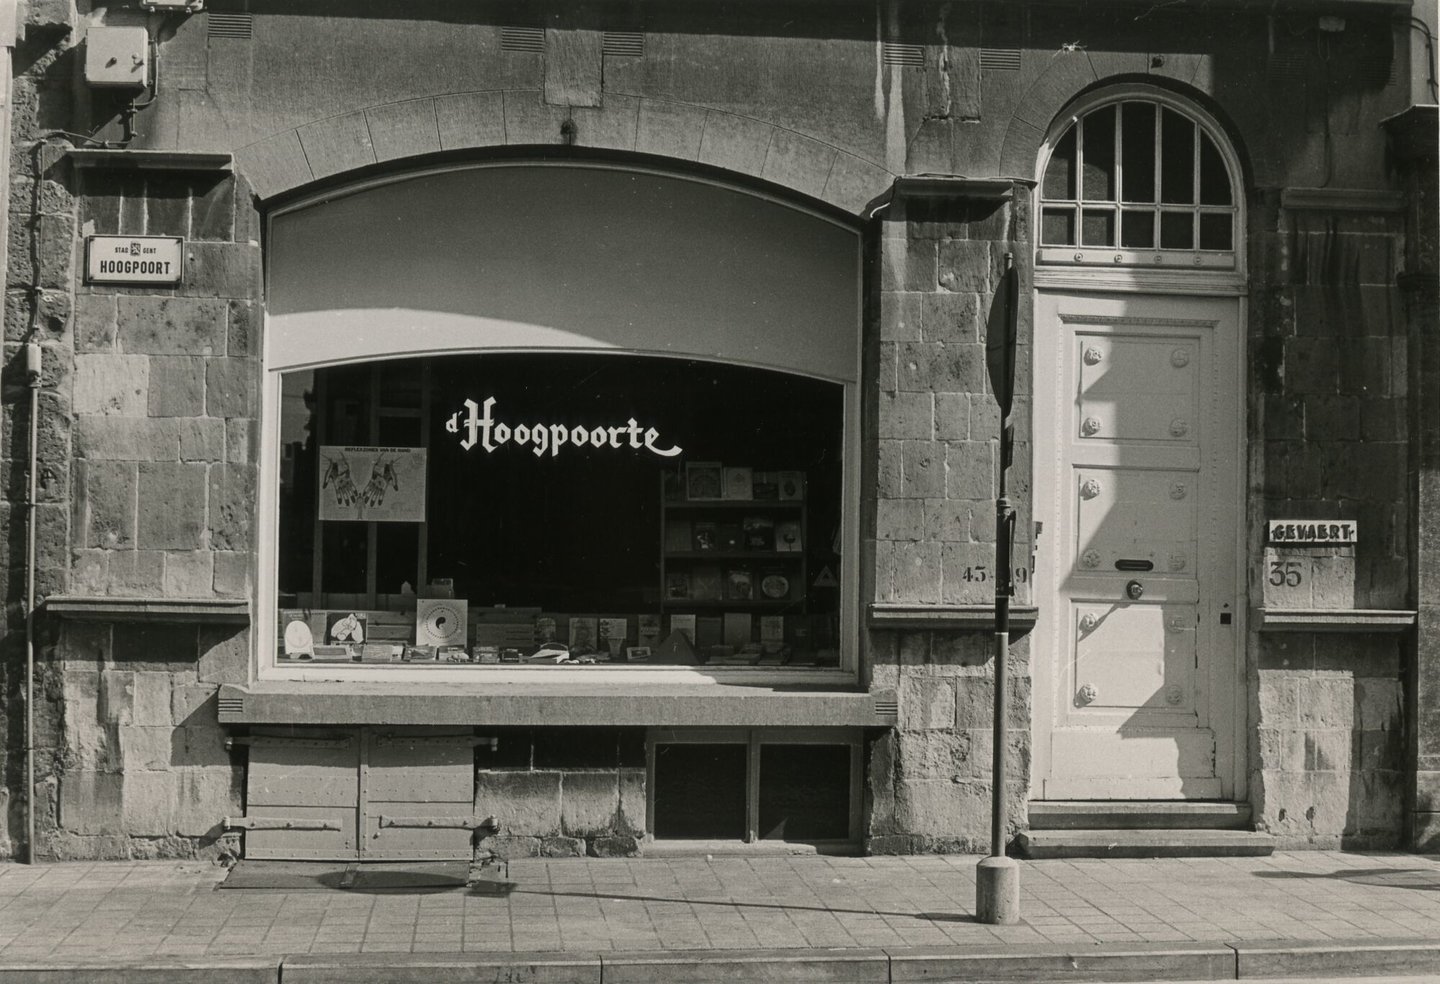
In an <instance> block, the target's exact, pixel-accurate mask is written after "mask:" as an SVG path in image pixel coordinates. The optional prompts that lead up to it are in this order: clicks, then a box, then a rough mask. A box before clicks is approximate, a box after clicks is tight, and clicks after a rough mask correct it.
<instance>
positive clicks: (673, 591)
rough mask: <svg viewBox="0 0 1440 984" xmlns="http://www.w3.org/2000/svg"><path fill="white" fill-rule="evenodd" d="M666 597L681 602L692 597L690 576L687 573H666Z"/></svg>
mask: <svg viewBox="0 0 1440 984" xmlns="http://www.w3.org/2000/svg"><path fill="white" fill-rule="evenodd" d="M665 597H667V598H670V599H671V600H681V601H683V600H684V599H686V598H689V597H690V575H689V573H688V572H686V571H666V572H665Z"/></svg>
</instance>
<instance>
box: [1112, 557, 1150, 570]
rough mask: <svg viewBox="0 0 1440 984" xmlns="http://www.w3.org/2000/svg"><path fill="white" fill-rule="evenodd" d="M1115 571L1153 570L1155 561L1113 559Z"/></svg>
mask: <svg viewBox="0 0 1440 984" xmlns="http://www.w3.org/2000/svg"><path fill="white" fill-rule="evenodd" d="M1115 569H1116V570H1117V571H1153V570H1154V569H1155V562H1154V561H1153V560H1124V559H1121V560H1117V561H1115Z"/></svg>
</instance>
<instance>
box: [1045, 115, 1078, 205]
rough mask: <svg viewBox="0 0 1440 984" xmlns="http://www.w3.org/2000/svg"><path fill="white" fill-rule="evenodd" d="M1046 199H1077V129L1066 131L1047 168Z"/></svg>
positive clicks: (1056, 146)
mask: <svg viewBox="0 0 1440 984" xmlns="http://www.w3.org/2000/svg"><path fill="white" fill-rule="evenodd" d="M1044 194H1045V197H1046V198H1052V199H1053V198H1074V197H1075V128H1074V127H1073V126H1072V127H1071V128H1070V129H1068V130H1066V131H1065V135H1064V136H1063V137H1061V138H1060V142H1059V143H1057V144H1056V145H1055V152H1054V153H1053V154H1051V155H1050V163H1049V164H1048V165H1047V166H1046V168H1045V190H1044Z"/></svg>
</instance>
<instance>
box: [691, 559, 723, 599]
mask: <svg viewBox="0 0 1440 984" xmlns="http://www.w3.org/2000/svg"><path fill="white" fill-rule="evenodd" d="M724 596H725V595H724V588H723V587H722V584H721V580H720V568H718V567H711V566H709V565H706V566H704V567H696V568H695V570H693V571H691V572H690V597H691V598H692V599H693V600H695V601H719V600H721V599H722V598H723V597H724Z"/></svg>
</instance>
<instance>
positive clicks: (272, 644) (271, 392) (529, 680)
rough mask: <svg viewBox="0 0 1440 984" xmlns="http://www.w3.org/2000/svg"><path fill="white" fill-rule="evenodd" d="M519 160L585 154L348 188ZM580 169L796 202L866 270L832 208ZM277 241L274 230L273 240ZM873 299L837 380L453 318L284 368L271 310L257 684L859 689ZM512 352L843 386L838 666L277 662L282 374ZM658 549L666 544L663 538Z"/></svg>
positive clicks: (857, 319) (266, 346)
mask: <svg viewBox="0 0 1440 984" xmlns="http://www.w3.org/2000/svg"><path fill="white" fill-rule="evenodd" d="M516 166H535V167H545V166H571V167H574V166H577V162H570V161H567V162H547V161H503V162H494V163H474V164H466V165H459V166H452V167H438V168H426V169H424V170H422V171H419V172H416V171H409V172H401V173H396V174H392V175H387V176H385V177H383V178H378V179H373V180H370V181H365V182H359V183H357V184H356V185H354V186H352V187H349V188H347V189H346V193H355V192H359V191H364V190H367V189H369V188H373V187H376V186H379V185H383V184H387V183H390V182H394V181H400V180H405V179H407V178H411V177H414V176H416V174H417V173H418V174H429V173H435V172H441V171H448V170H457V169H480V168H486V167H516ZM579 166H583V167H596V168H607V169H614V170H620V171H625V172H636V173H642V174H646V173H648V174H655V175H661V176H663V177H666V178H671V179H679V180H689V181H696V182H699V183H702V184H708V185H713V186H716V187H720V188H724V189H727V190H730V191H739V192H742V193H744V194H747V195H752V196H754V197H756V198H759V199H762V200H765V201H770V202H773V203H775V204H776V205H779V206H783V207H786V208H791V209H795V210H797V211H800V212H803V213H805V214H807V215H810V216H812V217H814V218H819V219H822V220H824V221H826V222H828V223H830V224H832V225H834V226H836V227H838V228H841V229H844V230H846V231H847V232H850V233H853V234H854V237H855V257H856V263H855V269H856V271H857V274H858V273H860V272H863V269H864V255H863V238H862V236H861V234H860V231H859V230H858V229H857V228H856V227H854V226H852V225H849V224H846V223H843V222H841V221H839V220H837V219H835V218H834V217H832V216H830V215H826V214H824V213H822V212H819V211H817V210H813V209H808V208H805V207H803V206H800V205H797V204H796V203H795V202H793V201H790V200H788V199H782V198H779V197H777V196H773V195H767V194H764V193H762V192H757V191H755V190H754V189H750V188H739V187H737V186H734V185H730V184H727V183H724V182H720V181H715V180H711V179H707V178H701V177H696V176H694V175H688V174H683V173H678V172H671V171H665V170H660V169H655V168H647V167H642V166H630V165H622V164H605V163H597V162H582V163H580V165H579ZM333 197H335V193H334V192H330V193H328V194H316V195H312V196H309V197H307V198H305V199H302V200H299V201H296V202H294V203H291V204H289V205H287V206H285V207H284V208H282V209H279V210H277V211H275V212H274V213H271V214H270V215H268V216H267V217H266V225H267V231H268V227H269V223H270V221H271V220H273V219H274V218H275V217H276V216H278V215H284V214H287V213H289V212H292V211H296V210H299V209H303V208H306V207H308V206H310V205H314V204H317V203H319V202H321V201H324V200H326V199H330V198H333ZM267 241H268V236H267ZM270 259H271V258H270V255H269V254H268V252H267V255H266V258H265V264H266V282H267V284H268V283H270V282H271V278H270V276H269V269H270V267H269V264H270ZM863 303H864V292H863V288H862V286H861V285H860V284H858V283H857V285H856V296H855V310H854V324H853V345H852V348H851V355H852V358H853V363H852V364H853V372H850V373H849V374H848V378H837V377H835V376H831V375H821V374H817V373H807V372H802V371H799V370H798V369H797V367H796V366H795V365H788V366H781V365H774V364H768V363H761V362H756V361H753V360H749V359H745V358H743V357H740V356H738V355H736V354H734V353H726V352H723V351H722V352H719V353H718V354H717V355H715V356H713V357H710V358H708V359H707V357H705V356H701V355H696V354H691V353H679V352H673V351H656V350H646V349H639V348H634V349H627V348H616V347H614V346H613V345H612V344H609V343H604V342H599V341H587V340H585V339H579V338H577V337H576V336H575V335H573V334H565V335H563V336H560V337H550V338H545V339H543V340H542V344H541V345H539V346H533V345H519V344H516V341H517V339H518V337H519V336H518V335H515V334H514V333H511V334H509V335H505V334H504V333H502V334H501V335H500V342H499V344H493V345H488V346H483V347H476V346H473V345H463V344H460V337H461V335H462V334H463V333H462V332H460V331H458V330H456V328H455V327H454V326H451V325H442V326H441V329H440V330H438V331H436V332H434V333H433V334H431V335H429V337H417V335H415V334H413V333H411V334H407V335H406V336H405V344H404V347H403V348H397V349H396V350H395V351H393V352H368V353H366V356H365V357H363V358H355V357H353V354H351V353H343V352H341V351H337V348H338V346H336V345H334V344H319V345H316V346H315V347H314V349H313V352H307V353H306V358H305V359H304V360H303V361H297V360H295V359H294V358H293V357H288V358H286V359H285V362H286V364H284V365H276V364H275V360H274V359H273V358H272V352H271V346H270V343H269V341H270V324H271V315H270V314H269V312H268V311H267V313H266V318H265V321H266V331H265V332H264V334H263V335H262V339H261V351H262V365H263V373H262V381H261V401H260V402H261V423H260V468H259V478H258V481H259V488H258V490H257V498H258V500H259V501H258V523H257V537H258V546H257V553H258V555H259V570H258V576H257V578H256V593H257V597H256V612H257V618H256V620H255V623H254V631H253V636H254V647H255V650H254V651H255V656H254V660H253V667H254V678H255V679H256V680H257V681H332V682H333V681H344V682H353V683H356V684H357V685H360V684H364V685H371V686H372V687H373V685H374V684H388V683H417V682H427V683H428V682H440V681H447V682H452V683H454V682H464V683H467V684H477V683H484V684H490V683H497V684H521V685H530V686H533V685H540V684H546V683H553V684H560V685H567V686H572V687H573V685H574V684H575V683H577V682H580V681H584V682H586V683H588V684H593V685H597V686H603V687H606V688H607V689H610V688H614V689H615V690H616V691H617V692H623V691H624V690H625V689H626V688H628V687H629V686H631V685H663V684H671V685H674V684H685V685H703V684H721V685H723V684H761V685H765V684H769V685H783V684H792V685H793V684H804V685H816V686H851V685H854V684H855V683H856V682H857V680H858V679H859V652H860V637H859V636H860V633H859V598H860V565H859V561H860V556H859V554H860V535H859V526H860V523H859V516H860V508H859V500H860V404H861V399H860V391H859V385H860V372H861V365H862V362H861V346H862V338H861V325H862V321H861V319H862V307H863ZM510 353H524V354H536V353H547V354H550V353H554V354H563V353H587V354H596V353H606V354H613V355H621V356H625V355H638V356H659V357H666V358H685V359H694V360H697V361H714V362H719V363H723V364H726V365H740V366H749V367H753V368H759V369H767V370H772V371H781V372H787V373H791V374H793V375H801V376H808V377H810V378H814V379H823V380H825V381H828V382H834V383H838V384H840V385H841V387H842V392H843V428H844V430H843V436H842V453H843V455H844V463H843V467H842V479H841V492H840V495H841V530H840V536H841V562H840V570H839V572H838V576H839V580H840V585H841V589H840V612H839V623H840V624H839V643H840V661H839V666H838V668H836V667H828V668H827V667H808V666H795V667H790V666H767V667H748V668H747V667H705V666H699V667H686V666H640V665H626V664H619V665H615V664H604V665H594V666H574V667H569V666H565V667H536V666H525V665H519V666H516V665H479V664H473V663H465V664H449V665H447V664H436V665H432V666H405V665H400V666H395V665H391V664H385V665H380V664H364V663H348V664H347V663H325V664H316V663H310V664H290V663H283V662H281V661H279V660H278V659H277V658H276V648H277V645H278V635H279V631H278V629H279V627H278V620H279V612H280V606H279V605H278V604H277V602H278V594H277V590H278V567H279V541H278V536H279V489H280V454H281V440H280V429H281V420H280V409H281V383H282V378H281V377H282V375H283V374H284V373H287V372H293V371H299V370H304V369H324V368H329V367H332V366H341V365H355V364H369V363H372V362H374V361H377V360H379V359H386V358H401V357H412V356H414V357H424V356H433V355H446V354H482V355H498V354H510ZM657 549H659V546H658V544H657Z"/></svg>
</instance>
